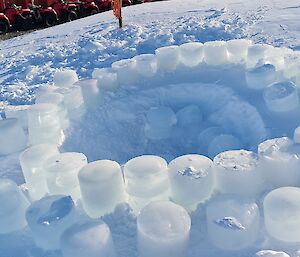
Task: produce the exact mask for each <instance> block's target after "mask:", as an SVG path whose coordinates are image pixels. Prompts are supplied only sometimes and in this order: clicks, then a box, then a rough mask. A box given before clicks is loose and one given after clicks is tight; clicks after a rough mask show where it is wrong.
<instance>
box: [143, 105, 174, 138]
mask: <svg viewBox="0 0 300 257" xmlns="http://www.w3.org/2000/svg"><path fill="white" fill-rule="evenodd" d="M176 122H177V118H176V115H175V113H174V111H173V110H172V109H171V108H170V107H165V106H161V107H153V108H151V109H150V110H149V111H148V112H147V123H146V126H145V134H146V137H147V138H149V139H153V140H159V139H163V138H168V137H170V136H171V130H172V127H173V126H174V125H175V124H176Z"/></svg>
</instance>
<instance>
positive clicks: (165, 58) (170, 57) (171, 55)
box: [155, 45, 180, 72]
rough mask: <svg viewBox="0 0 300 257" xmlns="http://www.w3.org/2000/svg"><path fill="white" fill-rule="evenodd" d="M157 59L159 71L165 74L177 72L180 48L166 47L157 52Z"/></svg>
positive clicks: (158, 49)
mask: <svg viewBox="0 0 300 257" xmlns="http://www.w3.org/2000/svg"><path fill="white" fill-rule="evenodd" d="M155 55H156V57H157V65H158V69H160V70H161V71H165V72H170V71H174V70H176V68H177V66H178V64H179V62H180V55H179V48H178V46H175V45H174V46H164V47H160V48H157V49H156V50H155Z"/></svg>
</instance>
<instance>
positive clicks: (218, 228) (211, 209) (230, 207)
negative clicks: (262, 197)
mask: <svg viewBox="0 0 300 257" xmlns="http://www.w3.org/2000/svg"><path fill="white" fill-rule="evenodd" d="M206 219H207V229H208V235H209V238H210V240H211V241H212V242H213V244H214V245H215V246H217V247H218V248H221V249H224V250H241V249H244V248H247V247H250V246H251V245H252V244H253V243H254V242H255V240H257V238H258V234H259V229H260V214H259V209H258V206H257V204H256V203H254V202H250V201H247V200H245V199H238V198H236V197H235V198H231V196H228V195H223V196H221V197H219V198H217V199H214V200H212V201H210V202H209V203H208V205H207V209H206Z"/></svg>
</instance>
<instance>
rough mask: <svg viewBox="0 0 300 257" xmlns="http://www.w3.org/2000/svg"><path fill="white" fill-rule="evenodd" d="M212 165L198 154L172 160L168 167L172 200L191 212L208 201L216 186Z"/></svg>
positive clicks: (207, 159)
mask: <svg viewBox="0 0 300 257" xmlns="http://www.w3.org/2000/svg"><path fill="white" fill-rule="evenodd" d="M212 164H213V162H212V161H211V160H210V159H209V158H207V157H205V156H202V155H196V154H188V155H184V156H180V157H178V158H176V159H174V160H172V161H171V162H170V164H169V166H168V171H169V172H168V174H169V180H170V185H171V191H172V194H171V196H172V200H174V201H175V202H176V203H178V204H180V205H182V206H184V207H185V208H186V209H187V210H189V211H190V210H195V209H196V207H197V205H198V204H199V203H201V202H203V201H204V200H206V199H208V198H209V197H210V196H211V194H212V192H213V190H214V186H215V179H214V174H213V169H212Z"/></svg>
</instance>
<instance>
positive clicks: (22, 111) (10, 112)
mask: <svg viewBox="0 0 300 257" xmlns="http://www.w3.org/2000/svg"><path fill="white" fill-rule="evenodd" d="M28 108H29V105H7V106H5V107H4V113H5V117H6V118H16V119H18V121H19V123H20V124H21V125H22V128H23V129H24V130H27V129H28V118H27V111H28Z"/></svg>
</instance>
